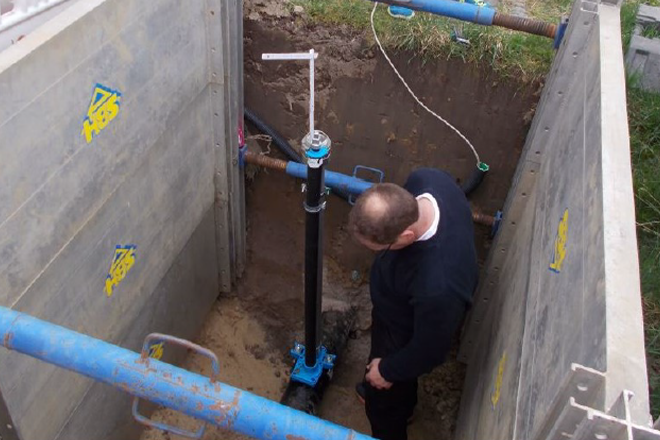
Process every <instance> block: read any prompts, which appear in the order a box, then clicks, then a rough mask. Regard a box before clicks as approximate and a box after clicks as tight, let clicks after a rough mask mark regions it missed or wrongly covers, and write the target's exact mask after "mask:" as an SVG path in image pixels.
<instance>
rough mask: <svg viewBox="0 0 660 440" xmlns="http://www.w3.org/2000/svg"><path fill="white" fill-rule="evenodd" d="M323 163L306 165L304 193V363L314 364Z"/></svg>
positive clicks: (318, 315) (320, 277)
mask: <svg viewBox="0 0 660 440" xmlns="http://www.w3.org/2000/svg"><path fill="white" fill-rule="evenodd" d="M324 180H325V179H324V174H323V163H321V164H320V166H318V167H317V168H312V167H311V166H309V165H308V166H307V195H306V198H305V211H306V215H305V347H306V350H305V365H306V366H308V367H314V366H315V365H316V362H317V357H316V355H317V350H318V348H319V346H320V345H321V341H320V338H319V335H320V334H321V333H320V325H321V298H322V290H323V284H322V281H323V238H322V236H321V232H322V229H323V211H324V210H325V194H324V192H325V182H324Z"/></svg>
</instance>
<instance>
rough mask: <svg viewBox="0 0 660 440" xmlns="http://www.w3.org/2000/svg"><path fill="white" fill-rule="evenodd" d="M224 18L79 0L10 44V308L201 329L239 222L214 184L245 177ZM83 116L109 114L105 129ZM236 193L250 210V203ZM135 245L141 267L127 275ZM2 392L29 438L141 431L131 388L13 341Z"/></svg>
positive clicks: (95, 325)
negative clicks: (230, 97)
mask: <svg viewBox="0 0 660 440" xmlns="http://www.w3.org/2000/svg"><path fill="white" fill-rule="evenodd" d="M211 1H212V0H208V2H211ZM219 11H220V10H219V8H218V9H216V10H215V14H216V15H215V17H216V18H218V17H220V13H219ZM239 13H240V12H238V11H237V10H234V14H235V15H236V14H239ZM212 15H213V14H212V12H211V10H210V8H207V2H180V1H176V0H154V1H148V2H146V1H142V0H80V1H78V2H77V3H76V6H75V7H72V8H69V9H67V10H66V11H65V12H63V13H62V14H60V15H58V16H57V17H56V18H55V19H53V20H51V21H50V22H49V23H47V24H46V25H44V26H43V27H41V28H39V29H38V30H36V31H34V32H33V33H31V34H30V35H28V36H27V37H26V38H25V39H24V40H22V41H21V43H20V44H18V45H15V46H12V47H11V48H9V49H7V50H6V51H3V52H2V53H0V94H1V95H2V96H3V105H2V106H0V139H1V140H2V142H0V153H1V154H2V156H3V160H2V161H0V176H2V177H1V180H2V182H1V183H2V185H0V256H2V261H0V273H2V274H3V276H2V277H0V292H1V293H0V304H2V305H4V306H9V307H12V308H16V309H18V310H21V311H24V312H26V313H29V314H32V315H35V316H37V317H39V318H42V319H46V320H49V321H52V322H54V323H56V324H60V325H64V326H67V327H69V328H73V329H75V330H77V331H80V332H83V333H87V334H90V335H92V336H95V337H99V338H101V339H104V340H107V341H109V342H112V343H117V344H126V346H129V347H130V348H139V345H140V342H141V340H142V338H143V337H144V336H145V334H146V333H149V332H151V331H161V332H165V333H170V332H171V333H174V334H176V335H178V336H183V337H191V336H193V335H194V332H195V331H196V330H197V329H198V327H199V324H200V322H201V318H202V317H203V315H204V314H205V313H206V311H207V310H208V307H209V305H210V302H211V301H212V300H213V299H214V298H215V297H216V296H217V293H218V284H217V280H218V278H217V277H218V270H217V269H218V266H217V264H216V263H215V262H216V260H218V259H219V257H217V251H219V250H220V247H222V246H224V248H225V249H227V250H230V249H231V246H230V244H231V242H230V237H231V236H232V234H234V233H233V232H232V229H233V228H235V224H236V223H237V222H240V221H241V219H240V217H236V218H234V219H233V221H232V219H231V218H230V217H229V216H228V217H227V218H226V219H224V220H221V221H220V225H218V223H219V219H217V218H216V215H215V214H214V209H213V207H214V205H215V206H217V203H216V201H217V200H218V199H217V192H216V188H214V179H227V176H228V173H229V170H231V172H232V173H233V175H232V176H233V178H234V179H235V180H236V181H238V176H239V174H238V166H237V165H238V164H237V163H236V164H234V165H235V167H233V168H231V167H230V164H232V162H231V160H228V159H227V155H228V153H229V149H228V148H229V147H228V145H229V144H230V142H229V141H228V139H226V138H225V136H228V134H227V133H228V132H225V128H224V121H225V119H226V115H225V95H224V90H225V74H224V70H222V69H224V67H223V66H222V65H221V66H220V67H221V70H215V69H214V68H213V66H212V65H211V64H212V63H211V60H215V59H219V60H221V61H222V59H223V57H225V56H226V55H225V54H224V51H225V45H224V39H225V35H224V29H223V26H225V24H224V22H222V21H221V20H217V21H218V23H219V25H218V27H217V34H213V35H212V32H211V31H212V26H211V25H210V22H209V21H208V18H207V17H208V16H212ZM236 16H237V17H238V15H236ZM212 37H213V38H215V39H212ZM236 44H238V43H236ZM233 56H234V58H235V61H236V60H238V57H240V53H239V54H238V55H236V54H234V55H233ZM234 64H237V65H238V66H239V67H235V69H239V70H240V68H241V67H240V66H241V65H242V64H241V63H234ZM44 66H48V69H44ZM214 73H218V75H217V77H214V76H213V74H214ZM235 76H236V75H235ZM212 78H214V79H212ZM97 84H98V85H100V86H99V87H98V88H97ZM237 84H239V83H238V82H236V81H234V85H232V86H230V89H231V88H233V87H237ZM218 85H219V86H218ZM231 91H232V93H233V94H234V95H235V96H237V97H238V96H240V95H241V94H240V92H239V91H235V90H231ZM111 100H112V102H115V103H116V102H117V101H118V102H119V106H118V111H117V110H116V109H115V110H113V111H110V110H109V107H107V106H106V104H107V103H108V102H111ZM236 102H238V99H236ZM97 117H98V119H97ZM85 120H86V121H87V122H90V121H94V120H96V121H97V123H98V120H102V121H103V122H102V124H101V123H98V124H99V125H98V127H101V130H100V132H98V133H96V135H95V136H93V137H92V138H91V139H90V138H88V137H86V136H85V129H84V126H85V125H84V124H85V122H84V121H85ZM88 126H89V124H88ZM216 127H219V129H216ZM236 140H237V134H236V132H235V129H234V132H233V135H232V142H234V143H235V142H236ZM236 154H237V151H236ZM222 160H224V163H225V166H224V167H222V168H219V169H218V168H216V167H215V164H216V163H217V162H218V161H222ZM227 197H229V193H227ZM224 200H225V202H226V204H227V207H228V212H229V210H230V209H231V210H234V211H235V212H237V213H240V212H241V211H240V206H239V205H238V204H239V203H240V201H241V198H238V197H237V198H236V199H235V200H234V199H230V198H226V199H224ZM234 203H236V204H237V205H236V207H234V206H233V204H234ZM221 227H224V228H225V229H226V230H227V238H226V239H225V240H224V241H223V240H218V241H217V242H216V235H217V231H218V230H219V229H220V228H221ZM195 231H197V232H195ZM191 237H193V238H191ZM200 237H201V238H200ZM186 243H188V244H186ZM127 245H133V246H136V248H135V250H134V252H135V255H134V260H133V261H134V262H133V263H132V264H131V265H130V266H129V267H128V269H126V268H124V269H122V270H118V269H117V270H113V269H112V268H113V267H114V266H113V262H114V261H118V260H114V258H115V252H116V247H117V246H127ZM216 245H217V246H218V248H217V249H216ZM117 255H118V254H117ZM227 258H228V260H227V261H229V262H231V261H234V264H235V265H236V261H237V260H236V258H235V256H234V255H230V254H227ZM193 262H196V263H195V264H192V263H193ZM227 269H228V272H227V273H226V277H227V279H228V280H231V279H232V277H233V276H234V274H233V273H232V267H231V266H230V265H228V266H227ZM109 272H113V274H115V275H117V274H119V275H117V278H118V280H119V284H117V285H116V286H114V288H113V289H112V292H111V294H110V292H108V291H107V290H106V289H107V284H106V278H107V276H108V274H109ZM184 272H185V273H184ZM168 274H169V275H168ZM210 279H212V280H213V281H210ZM183 301H186V304H185V306H182V307H180V306H179V305H178V304H179V303H181V302H183ZM174 317H176V318H177V319H174ZM181 320H184V321H185V323H182V322H181ZM0 390H2V397H3V399H4V401H5V402H6V403H7V407H8V409H9V414H10V415H11V417H12V418H13V420H14V422H15V424H16V425H17V426H16V427H17V428H18V433H19V434H20V438H21V439H23V440H44V439H54V438H124V433H125V432H127V431H124V427H122V426H121V425H122V420H123V421H124V422H125V418H126V412H125V410H126V409H127V408H128V407H129V404H128V402H121V400H122V399H121V398H120V394H119V393H116V394H113V393H112V392H109V391H108V389H107V388H105V387H103V386H100V385H94V384H92V383H91V382H90V381H89V380H87V379H85V378H82V377H79V376H76V375H74V374H72V373H68V372H66V371H63V370H58V369H56V368H55V367H51V366H49V365H46V364H42V363H39V362H38V361H36V360H33V359H29V358H25V357H22V356H19V355H16V354H15V353H8V352H0ZM43 396H58V397H57V399H50V398H48V399H44V398H43ZM124 398H125V397H124ZM125 399H126V398H125ZM114 403H121V405H122V406H121V409H117V408H115V407H111V406H112V405H113V404H114ZM44 414H48V417H43V415H44ZM115 417H116V418H115ZM99 419H103V423H102V424H97V425H94V426H92V425H93V424H90V423H89V421H90V420H92V421H93V420H99ZM85 420H87V422H85ZM126 429H129V430H130V427H127V428H126Z"/></svg>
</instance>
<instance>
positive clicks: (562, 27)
mask: <svg viewBox="0 0 660 440" xmlns="http://www.w3.org/2000/svg"><path fill="white" fill-rule="evenodd" d="M567 28H568V17H562V19H561V20H560V21H559V25H558V26H557V33H556V34H555V49H559V46H560V45H561V42H562V40H563V39H564V35H566V29H567Z"/></svg>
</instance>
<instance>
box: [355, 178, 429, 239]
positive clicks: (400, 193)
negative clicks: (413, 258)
mask: <svg viewBox="0 0 660 440" xmlns="http://www.w3.org/2000/svg"><path fill="white" fill-rule="evenodd" d="M418 219H419V206H418V204H417V200H416V199H415V198H414V197H413V195H412V194H410V193H409V192H408V191H406V190H405V189H403V188H401V187H400V186H398V185H394V184H392V183H383V184H380V185H374V186H373V187H371V188H370V189H368V190H367V191H365V192H364V194H362V196H360V198H359V199H358V200H357V203H356V204H355V206H354V207H353V210H352V211H351V214H350V218H349V225H350V228H351V231H352V232H353V233H354V234H356V235H358V236H359V237H361V238H363V239H367V240H369V241H370V242H373V243H375V244H379V245H390V244H392V243H394V242H395V241H396V240H397V238H398V237H399V235H401V234H402V233H403V232H404V231H405V230H406V229H407V228H409V227H410V226H412V225H413V224H414V223H415V222H416V221H417V220H418Z"/></svg>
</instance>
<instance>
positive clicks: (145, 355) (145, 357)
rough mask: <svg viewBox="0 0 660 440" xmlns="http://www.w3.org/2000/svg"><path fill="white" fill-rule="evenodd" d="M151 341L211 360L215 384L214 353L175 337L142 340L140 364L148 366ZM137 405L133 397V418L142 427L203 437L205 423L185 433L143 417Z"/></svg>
mask: <svg viewBox="0 0 660 440" xmlns="http://www.w3.org/2000/svg"><path fill="white" fill-rule="evenodd" d="M153 341H158V342H167V343H170V344H174V345H179V346H181V347H184V348H186V349H188V350H192V351H195V352H197V353H199V354H201V355H202V356H206V357H207V358H209V359H210V360H211V367H212V368H213V374H212V375H211V377H210V378H209V380H210V382H211V383H215V381H216V380H217V379H218V375H219V374H220V363H219V362H218V357H217V356H216V355H215V353H213V352H212V351H211V350H209V349H207V348H204V347H201V346H199V345H197V344H194V343H192V342H190V341H186V340H185V339H181V338H177V337H175V336H170V335H164V334H161V333H151V334H150V335H148V336H147V337H146V338H145V339H144V343H143V344H142V352H141V353H140V362H142V363H144V364H145V365H146V366H149V362H150V358H149V347H150V345H151V343H152V342H153ZM139 405H140V399H139V398H138V397H135V398H134V399H133V408H132V412H133V417H134V418H135V420H137V421H138V422H140V423H142V424H143V425H146V426H148V427H150V428H155V429H159V430H161V431H166V432H170V433H172V434H176V435H180V436H182V437H188V438H195V439H199V438H202V436H203V435H204V431H205V430H206V423H204V424H202V426H200V428H199V429H198V430H197V432H192V431H186V430H183V429H181V428H177V427H174V426H169V425H166V424H164V423H160V422H155V421H153V420H150V419H148V418H146V417H144V416H143V415H142V414H140V413H139V411H138V407H139Z"/></svg>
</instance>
